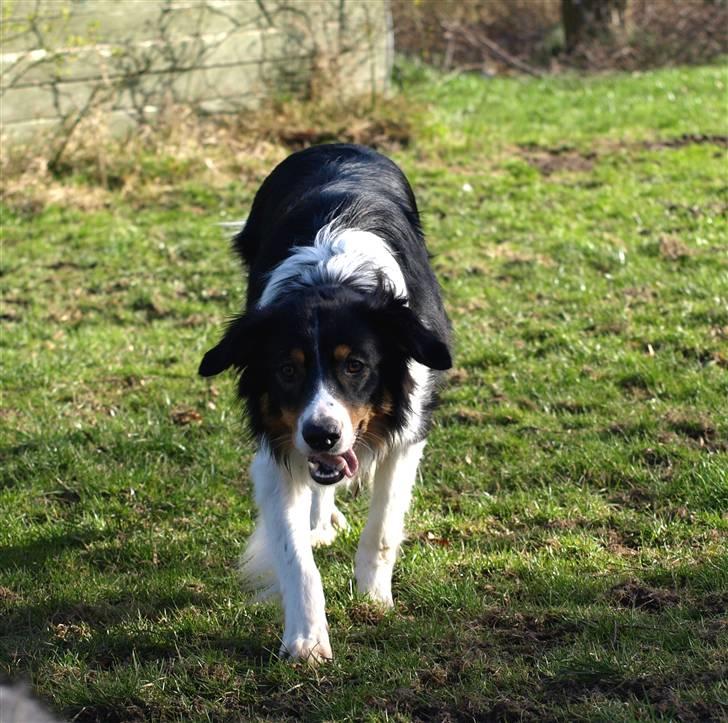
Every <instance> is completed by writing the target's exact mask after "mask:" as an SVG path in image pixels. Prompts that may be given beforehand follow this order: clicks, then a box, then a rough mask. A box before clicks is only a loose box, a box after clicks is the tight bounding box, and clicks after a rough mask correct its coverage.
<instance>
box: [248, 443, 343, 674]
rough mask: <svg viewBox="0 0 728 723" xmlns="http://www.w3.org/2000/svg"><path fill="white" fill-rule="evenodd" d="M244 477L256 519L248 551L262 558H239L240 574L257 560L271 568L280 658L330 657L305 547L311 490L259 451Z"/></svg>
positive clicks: (320, 598)
mask: <svg viewBox="0 0 728 723" xmlns="http://www.w3.org/2000/svg"><path fill="white" fill-rule="evenodd" d="M250 474H251V477H252V478H253V485H254V487H255V500H256V502H257V503H258V509H259V510H260V517H259V519H258V527H257V528H256V531H255V533H254V534H253V538H251V542H252V543H253V544H252V545H249V547H248V550H251V551H252V552H253V553H258V554H260V555H263V556H264V557H261V558H259V559H258V560H256V558H255V557H253V558H252V559H250V560H245V559H244V560H243V567H242V573H243V575H246V573H247V572H248V571H255V570H259V569H260V568H261V567H263V566H264V565H261V562H263V561H264V562H265V563H267V564H269V565H270V566H271V567H272V569H273V575H274V578H275V582H276V585H275V587H276V589H277V591H278V592H280V596H281V601H282V603H283V613H284V618H285V625H284V630H283V641H282V645H281V651H280V652H281V655H284V656H289V657H291V658H302V659H307V660H309V661H310V662H316V661H319V660H322V659H326V658H331V657H332V655H331V645H330V643H329V630H328V623H327V621H326V608H325V600H324V590H323V586H322V584H321V575H320V574H319V571H318V569H317V568H316V564H315V562H314V559H313V552H312V549H311V531H310V527H309V522H310V514H311V488H310V487H309V486H308V484H306V482H305V481H303V480H301V479H300V475H297V474H296V473H295V472H294V474H293V475H291V474H290V473H289V472H288V470H285V469H283V468H282V467H281V466H279V465H278V464H277V462H276V461H275V459H274V458H273V456H272V455H271V453H270V452H269V451H268V450H266V449H265V448H263V449H260V450H259V451H258V452H257V454H256V455H255V459H254V460H253V464H252V466H251V468H250ZM244 555H245V553H244ZM252 582H253V584H254V582H255V581H252Z"/></svg>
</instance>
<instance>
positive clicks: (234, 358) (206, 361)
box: [198, 311, 261, 377]
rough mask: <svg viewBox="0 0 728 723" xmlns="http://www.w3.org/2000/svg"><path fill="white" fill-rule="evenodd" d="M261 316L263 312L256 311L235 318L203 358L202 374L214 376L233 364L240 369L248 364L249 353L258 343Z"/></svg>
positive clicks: (200, 369) (200, 370)
mask: <svg viewBox="0 0 728 723" xmlns="http://www.w3.org/2000/svg"><path fill="white" fill-rule="evenodd" d="M260 317H261V314H260V313H259V312H255V311H254V312H251V313H249V314H247V315H245V316H238V317H236V318H235V319H233V320H232V321H231V322H230V323H229V324H228V326H227V329H226V330H225V333H224V334H223V337H222V339H220V342H219V343H218V345H217V346H214V347H213V348H212V349H210V351H208V352H207V354H205V356H204V357H203V358H202V362H200V368H199V370H198V373H199V374H200V376H203V377H213V376H215V374H219V373H220V372H223V371H225V370H226V369H227V368H229V367H231V366H234V367H236V368H238V369H242V368H243V367H245V366H247V364H248V358H249V353H250V351H251V349H253V348H255V345H256V342H255V338H256V337H257V331H256V330H257V329H258V328H259V325H260Z"/></svg>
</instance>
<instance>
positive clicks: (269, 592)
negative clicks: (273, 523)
mask: <svg viewBox="0 0 728 723" xmlns="http://www.w3.org/2000/svg"><path fill="white" fill-rule="evenodd" d="M271 549H272V542H271V540H270V536H269V534H268V530H267V529H266V527H265V525H264V524H263V520H260V519H259V520H258V522H257V523H256V525H255V529H254V530H253V534H252V535H251V536H250V538H249V539H248V542H247V544H246V545H245V549H244V550H243V551H242V553H241V554H240V560H239V567H238V569H239V571H240V579H241V582H242V585H243V589H244V590H245V591H247V592H249V593H250V594H251V595H252V596H253V599H254V600H255V601H256V602H262V601H263V600H268V599H269V598H272V597H275V596H277V595H278V594H279V593H280V590H279V587H278V581H277V580H276V577H275V573H274V572H273V558H272V557H271V553H270V551H271Z"/></svg>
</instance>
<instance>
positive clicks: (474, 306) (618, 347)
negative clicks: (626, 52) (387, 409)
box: [0, 66, 728, 721]
mask: <svg viewBox="0 0 728 723" xmlns="http://www.w3.org/2000/svg"><path fill="white" fill-rule="evenodd" d="M400 78H401V82H402V84H403V88H402V93H403V94H404V96H405V97H406V98H408V99H410V101H411V102H412V104H413V108H418V109H419V110H418V111H417V112H416V114H415V115H416V120H415V121H414V128H413V139H412V142H411V144H410V145H409V146H407V147H406V148H404V149H400V150H395V151H394V152H393V156H394V157H395V159H396V160H397V161H398V162H399V163H400V164H401V165H402V167H403V168H404V169H405V171H406V172H407V174H408V175H409V177H410V179H411V181H412V183H413V185H414V187H415V190H416V193H417V195H418V198H419V200H420V205H421V209H422V212H423V218H424V223H425V227H426V231H427V234H428V238H429V243H430V245H431V249H432V251H433V252H434V253H435V254H436V258H435V261H434V264H435V267H436V269H437V272H438V275H439V277H440V279H441V281H442V284H443V287H444V291H445V296H446V300H447V304H448V309H449V312H450V314H451V317H452V320H453V323H454V327H455V332H456V339H457V344H456V369H455V372H454V374H453V376H452V380H451V384H450V385H449V386H448V388H447V390H446V391H445V393H444V395H443V404H442V408H441V410H440V412H439V415H438V421H437V424H436V427H435V429H434V431H433V433H432V435H431V438H430V444H429V447H428V452H427V455H426V461H425V463H424V465H423V468H422V480H421V483H420V484H419V486H418V488H417V493H416V498H415V502H414V505H413V509H412V512H411V514H410V517H409V524H408V528H409V532H410V535H409V540H408V541H407V542H406V543H405V545H404V547H403V551H402V555H401V560H400V562H399V564H398V566H397V568H396V571H395V580H394V594H395V600H396V608H395V610H394V611H393V612H391V613H388V614H386V615H384V616H382V615H380V614H378V612H377V611H376V610H375V609H374V608H372V607H371V606H369V605H368V604H367V603H366V602H365V601H362V600H360V599H358V598H357V597H356V596H355V595H354V594H353V593H352V588H351V579H352V561H353V555H354V551H355V547H356V540H357V533H358V532H359V531H360V530H361V528H362V525H363V522H364V518H365V511H366V501H365V500H364V499H361V498H359V499H356V500H347V499H344V500H342V507H343V509H344V512H345V514H347V516H348V518H349V521H350V522H351V523H352V527H353V529H352V531H351V532H350V533H348V534H346V535H344V536H342V537H339V539H337V541H336V542H335V543H334V545H333V546H332V547H331V548H328V549H325V550H321V551H319V552H317V553H316V554H317V560H318V562H319V565H320V569H321V572H322V575H323V578H324V585H325V590H326V593H327V602H328V610H329V621H330V625H331V637H332V643H333V646H334V653H335V656H336V659H335V661H334V662H333V663H331V664H329V665H326V666H324V667H321V668H319V669H317V670H310V669H308V668H306V667H305V666H292V665H290V664H288V663H285V662H282V661H279V660H278V659H277V658H276V657H275V655H274V654H273V652H272V651H275V650H277V648H278V645H279V640H278V636H279V635H280V632H281V625H280V613H279V612H278V611H277V609H276V608H275V607H274V606H270V605H268V606H265V605H263V606H260V605H259V606H256V605H251V604H249V603H248V602H247V601H246V599H245V598H244V596H243V594H242V593H241V591H240V590H239V588H238V584H237V581H236V579H235V574H234V565H235V558H236V555H237V553H238V551H239V550H240V548H241V546H242V544H243V541H244V539H245V537H246V536H247V535H248V534H249V532H250V530H251V527H252V518H253V514H254V512H253V507H252V501H251V499H250V484H249V481H248V478H247V472H246V469H247V465H248V463H249V460H250V456H251V452H252V448H251V446H250V444H249V443H248V442H247V441H246V438H245V434H244V426H243V424H242V423H241V421H240V415H239V410H238V407H237V405H236V403H235V401H234V396H233V380H232V378H221V379H217V380H215V381H214V383H212V384H210V383H208V382H206V381H204V380H201V379H199V378H197V377H196V368H197V364H198V362H199V360H200V358H201V355H202V353H203V352H204V351H205V350H206V349H207V348H209V346H210V345H211V344H212V343H213V342H214V341H215V340H216V339H217V337H218V334H219V329H220V325H221V323H222V322H223V320H224V319H225V317H226V316H227V315H229V314H231V313H233V312H234V311H235V310H236V309H237V308H238V305H239V304H240V301H241V300H242V294H243V282H242V279H241V277H240V274H239V271H238V269H237V268H236V265H235V262H234V261H233V259H232V257H231V255H230V253H229V250H228V246H227V243H226V241H225V240H224V238H223V236H222V234H221V232H220V229H219V228H217V227H216V226H215V222H217V221H223V220H229V219H231V218H236V217H240V216H244V215H245V214H246V213H247V209H248V207H249V204H250V201H251V199H252V195H253V193H254V191H255V188H256V184H257V183H259V182H260V180H262V174H263V173H264V168H265V167H266V166H267V165H268V164H267V161H266V162H265V163H264V162H262V161H261V160H260V159H259V158H257V159H256V158H251V159H250V161H249V162H243V163H242V165H241V167H240V169H239V170H240V173H239V175H237V176H233V175H231V174H228V175H226V176H223V177H222V178H220V177H218V178H217V181H216V183H215V184H211V183H210V182H209V176H208V175H206V174H207V170H206V166H205V165H204V163H203V160H202V159H201V158H193V159H191V160H190V159H187V160H183V161H180V162H176V161H175V158H174V157H173V156H172V155H168V156H165V155H164V153H161V155H160V153H157V154H154V153H151V152H149V153H148V154H147V155H146V156H143V157H142V159H141V160H140V161H139V164H138V169H137V172H138V173H139V174H141V175H143V174H147V175H148V176H149V177H150V178H153V179H154V181H155V182H156V183H157V184H158V186H161V187H163V188H162V190H161V191H160V190H159V189H157V192H156V193H155V194H151V192H150V194H148V195H145V191H144V188H146V187H144V186H140V187H139V189H138V190H137V189H135V188H130V187H129V186H127V187H126V188H119V189H117V190H112V191H104V195H103V199H104V200H103V202H102V203H96V204H90V205H89V204H85V205H84V204H82V203H80V202H79V201H78V200H77V197H80V196H82V195H83V193H86V192H90V191H89V189H90V186H89V183H91V182H92V181H91V180H89V179H88V178H87V177H85V176H84V174H83V173H81V172H79V173H77V174H76V175H72V176H70V177H69V178H67V179H66V181H65V184H66V187H67V190H69V189H70V190H71V191H74V193H76V195H74V194H73V193H71V194H70V195H68V197H67V198H66V200H65V201H61V202H44V203H32V204H30V203H23V202H22V199H21V200H19V199H18V196H17V195H16V196H11V195H8V196H7V199H6V203H5V205H4V206H3V219H2V221H3V237H4V251H3V255H2V264H1V268H2V277H1V278H0V281H1V282H2V288H3V298H4V304H3V309H2V313H3V325H4V330H3V333H2V337H1V338H0V344H1V345H2V362H3V363H2V386H3V404H2V413H1V414H2V416H1V419H2V440H1V443H2V455H3V458H4V462H3V471H2V481H1V483H0V541H1V547H0V635H1V636H2V637H1V638H0V663H1V665H2V669H3V670H4V671H5V673H6V674H7V675H8V676H9V677H10V678H13V679H16V678H25V679H30V680H31V682H32V685H33V686H34V688H35V690H36V691H37V692H38V693H39V694H40V695H41V696H42V697H44V698H45V699H46V700H47V701H49V703H50V704H51V705H52V706H53V707H54V708H55V709H56V710H58V711H59V712H61V713H62V714H64V715H66V716H68V717H69V718H71V717H74V716H75V718H74V719H75V720H79V721H96V720H98V721H116V720H119V721H136V720H163V721H172V720H180V721H211V720H237V719H242V720H245V719H266V718H267V719H283V718H287V717H288V718H295V717H299V716H303V717H305V718H306V719H310V720H344V719H351V720H386V719H392V720H402V721H407V720H418V719H420V720H470V719H475V720H517V719H527V720H549V719H562V720H563V719H584V718H586V719H590V720H619V721H622V720H625V721H626V720H636V719H640V720H663V719H682V720H706V719H718V718H720V717H721V715H725V714H726V712H727V711H728V685H727V684H726V680H728V652H727V651H728V618H727V617H726V609H727V608H728V593H727V592H726V591H727V590H728V559H727V556H726V543H727V541H728V517H727V516H726V510H728V402H727V401H726V400H728V371H727V369H728V241H726V239H728V222H727V220H726V215H727V214H726V211H727V210H728V174H727V173H726V168H727V166H726V139H725V135H726V133H727V132H728V131H727V129H726V82H727V79H726V74H725V72H724V70H723V69H721V68H718V67H707V68H698V69H691V70H684V69H674V70H666V71H660V72H654V73H644V74H636V75H630V76H620V75H609V76H603V77H594V78H575V77H565V78H548V79H543V80H523V79H496V80H484V79H481V78H478V77H475V76H470V75H460V76H454V77H446V78H443V77H442V76H437V75H434V74H433V73H431V72H429V71H427V70H426V69H422V68H418V67H415V66H405V67H404V68H403V69H401V70H400ZM719 136H722V137H719ZM211 152H214V151H211ZM219 153H220V154H221V156H222V155H224V149H222V150H220V151H219ZM275 153H277V154H278V157H280V156H281V155H282V153H283V151H282V150H281V149H278V150H277V151H275ZM142 161H143V162H142ZM123 162H126V163H127V164H128V159H127V160H126V161H124V160H123V159H122V160H121V161H120V163H123ZM112 165H113V163H112ZM240 179H242V180H240ZM91 190H93V189H91Z"/></svg>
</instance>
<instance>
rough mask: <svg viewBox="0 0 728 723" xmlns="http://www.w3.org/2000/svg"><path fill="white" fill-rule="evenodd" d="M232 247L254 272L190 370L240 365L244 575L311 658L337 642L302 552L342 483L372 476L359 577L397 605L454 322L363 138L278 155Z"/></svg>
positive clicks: (413, 216)
mask: <svg viewBox="0 0 728 723" xmlns="http://www.w3.org/2000/svg"><path fill="white" fill-rule="evenodd" d="M233 245H234V248H235V250H236V252H237V253H238V254H239V256H240V257H241V258H242V260H243V262H244V263H245V265H246V266H247V268H248V272H249V276H248V290H247V303H246V308H245V313H244V314H242V315H240V316H238V317H236V318H234V319H233V320H232V321H231V322H230V324H229V325H228V327H227V329H226V331H225V333H224V335H223V337H222V339H221V341H220V343H219V344H218V345H217V346H216V347H214V348H213V349H211V350H210V351H208V352H207V354H205V357H204V359H203V360H202V363H201V365H200V374H201V375H202V376H205V377H209V376H212V375H214V374H219V373H220V372H222V371H223V370H224V369H227V368H228V367H234V368H235V369H236V370H237V371H238V373H239V382H238V393H239V395H240V397H241V399H242V400H244V401H245V404H246V406H247V410H248V417H249V420H250V425H251V428H252V431H253V433H254V435H255V437H256V438H257V439H258V442H259V446H258V451H257V453H256V455H255V458H254V460H253V463H252V466H251V477H252V479H253V485H254V489H255V499H256V502H257V506H258V509H259V516H258V520H257V524H256V527H255V530H254V532H253V534H252V536H251V538H250V540H249V541H248V544H247V546H246V549H245V550H244V552H243V554H242V557H241V569H242V575H243V579H244V581H245V583H246V585H247V587H248V588H249V589H251V590H257V591H258V598H259V599H262V598H265V597H267V596H268V595H272V594H277V595H280V597H281V598H282V602H283V609H284V617H285V629H284V632H283V640H282V646H281V654H282V655H287V656H290V657H292V658H304V659H308V660H310V661H318V660H321V659H326V658H331V657H332V653H331V645H330V643H329V634H328V624H327V622H326V610H325V603H324V592H323V588H322V585H321V576H320V575H319V572H318V570H317V568H316V565H315V563H314V558H313V553H312V547H314V546H317V545H325V544H329V543H331V542H332V541H333V539H334V537H335V536H336V532H337V529H342V528H345V527H346V526H347V523H346V520H345V518H344V516H343V515H342V514H341V512H339V510H338V509H337V508H336V506H335V504H334V494H335V492H336V490H337V488H339V487H342V486H347V485H351V484H354V485H356V486H358V484H359V482H360V481H364V482H365V483H367V484H368V485H370V486H371V504H370V510H369V517H368V520H367V523H366V526H365V528H364V531H363V533H362V535H361V539H360V541H359V547H358V550H357V553H356V566H355V574H356V583H357V587H358V590H359V592H360V593H362V594H364V595H368V596H369V597H370V598H371V599H373V600H374V601H376V602H378V603H381V604H382V605H383V606H386V607H390V606H391V605H392V568H393V566H394V561H395V557H396V555H397V550H398V547H399V545H400V543H401V541H402V538H403V533H404V516H405V513H406V511H407V509H408V507H409V504H410V498H411V495H412V486H413V484H414V481H415V476H416V474H417V465H418V464H419V461H420V457H421V456H422V451H423V449H424V446H425V437H426V435H427V432H428V428H429V425H430V419H431V415H432V411H433V408H434V406H435V401H436V394H437V390H438V387H439V385H440V381H441V378H442V376H443V371H444V370H446V369H449V368H450V366H451V357H450V323H449V321H448V318H447V316H446V315H445V311H444V308H443V304H442V299H441V296H440V290H439V287H438V284H437V281H436V280H435V276H434V274H433V272H432V270H431V268H430V265H429V256H428V253H427V250H426V247H425V242H424V237H423V234H422V230H421V227H420V219H419V214H418V211H417V205H416V203H415V198H414V195H413V193H412V189H411V188H410V185H409V183H408V182H407V179H406V178H405V176H404V174H403V173H402V171H400V169H399V168H398V167H397V166H396V165H395V164H394V163H393V162H392V161H390V160H389V159H388V158H385V157H384V156H382V155H380V154H379V153H376V152H375V151H373V150H371V149H368V148H364V147H361V146H355V145H344V144H332V145H322V146H315V147H312V148H308V149H306V150H304V151H300V152H298V153H294V154H293V155H292V156H290V157H288V158H287V159H286V160H285V161H283V162H282V163H281V164H280V165H278V166H277V167H276V168H275V169H274V170H273V172H272V173H271V174H270V176H268V178H266V180H265V181H264V183H263V185H262V186H261V187H260V189H259V191H258V193H257V195H256V196H255V200H254V201H253V206H252V209H251V212H250V215H249V216H248V218H247V220H246V222H245V225H244V227H243V228H242V230H241V231H240V232H239V233H238V234H237V235H236V236H235V237H234V240H233Z"/></svg>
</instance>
